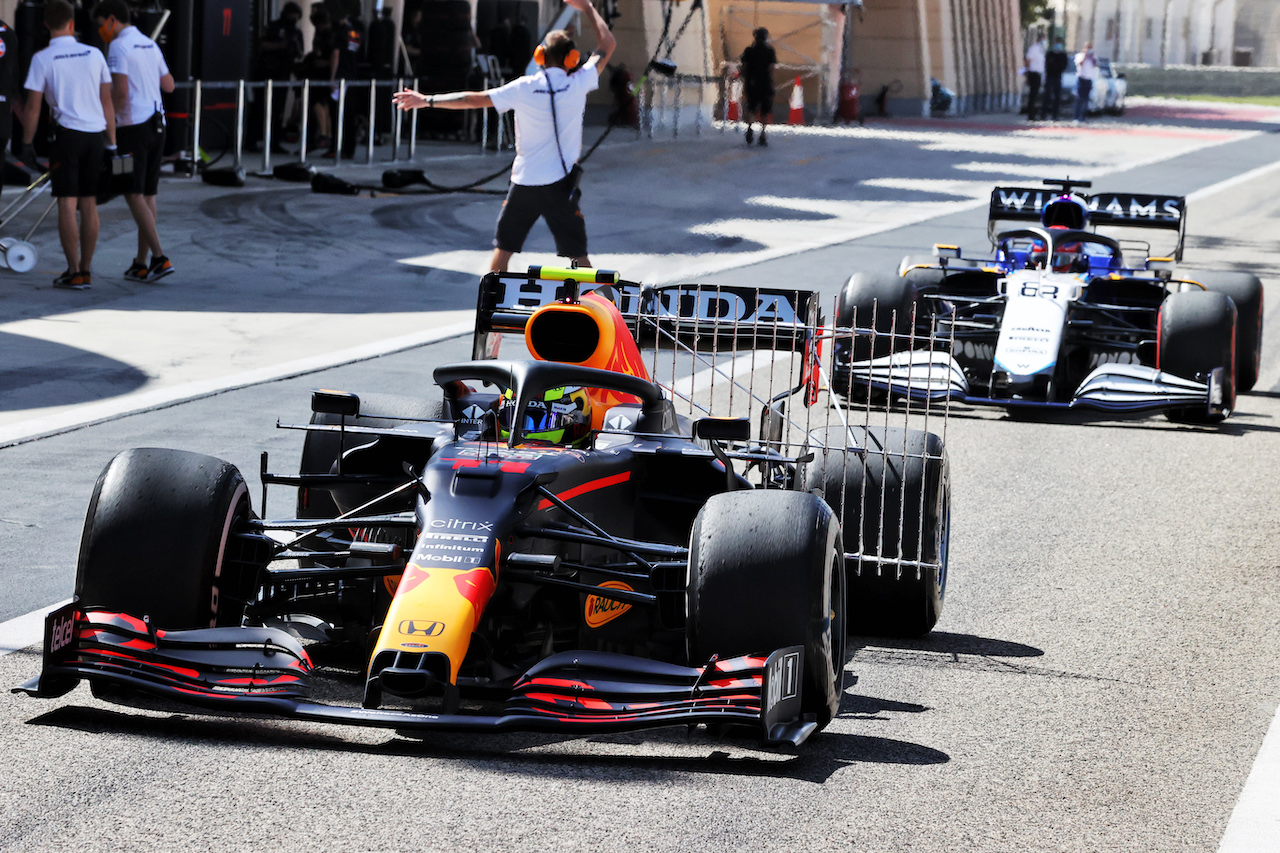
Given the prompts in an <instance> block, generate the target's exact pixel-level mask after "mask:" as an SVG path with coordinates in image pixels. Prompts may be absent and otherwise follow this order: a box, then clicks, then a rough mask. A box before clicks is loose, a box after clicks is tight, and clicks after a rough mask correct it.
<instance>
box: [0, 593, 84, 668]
mask: <svg viewBox="0 0 1280 853" xmlns="http://www.w3.org/2000/svg"><path fill="white" fill-rule="evenodd" d="M70 602H71V599H69V598H68V599H67V600H66V601H59V602H58V603H57V604H50V605H49V606H48V607H46V608H44V609H42V610H34V611H32V612H31V613H28V614H26V615H25V616H19V617H17V618H15V619H10V620H9V621H8V622H0V657H4V656H5V655H7V654H10V653H12V652H16V651H21V650H22V649H25V648H26V647H27V646H34V645H35V644H37V643H39V642H41V641H42V640H43V639H44V617H45V616H46V615H47V614H48V613H49V612H50V611H53V610H57V609H58V608H59V607H61V606H62V605H64V604H68V603H70Z"/></svg>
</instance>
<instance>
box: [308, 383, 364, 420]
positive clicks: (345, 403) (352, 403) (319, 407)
mask: <svg viewBox="0 0 1280 853" xmlns="http://www.w3.org/2000/svg"><path fill="white" fill-rule="evenodd" d="M311 411H313V412H316V413H319V414H326V415H345V416H347V417H355V416H357V415H359V414H360V397H359V396H357V395H355V394H352V393H351V392H350V391H329V390H327V389H324V388H316V389H315V390H313V391H312V392H311Z"/></svg>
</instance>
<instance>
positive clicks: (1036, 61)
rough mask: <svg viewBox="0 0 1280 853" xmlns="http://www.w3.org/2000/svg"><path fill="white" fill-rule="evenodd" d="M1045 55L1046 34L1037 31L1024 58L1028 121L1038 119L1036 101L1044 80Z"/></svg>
mask: <svg viewBox="0 0 1280 853" xmlns="http://www.w3.org/2000/svg"><path fill="white" fill-rule="evenodd" d="M1044 56H1045V51H1044V34H1043V33H1037V34H1036V40H1035V41H1033V42H1032V43H1031V46H1030V47H1028V48H1027V55H1026V57H1025V58H1024V59H1023V66H1024V67H1023V73H1024V74H1025V75H1026V78H1027V121H1035V120H1036V115H1037V114H1036V102H1037V101H1038V100H1039V99H1040V83H1041V82H1042V81H1043V80H1044ZM1042 113H1043V111H1042Z"/></svg>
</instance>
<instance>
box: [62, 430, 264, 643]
mask: <svg viewBox="0 0 1280 853" xmlns="http://www.w3.org/2000/svg"><path fill="white" fill-rule="evenodd" d="M250 515H251V510H250V506H249V490H248V488H247V487H246V486H245V482H244V478H243V477H242V476H241V475H240V472H239V471H238V470H237V469H236V468H235V466H234V465H232V464H231V463H229V462H224V461H222V460H221V459H215V458H213V457H212V456H203V455H201V454H199V453H189V452H187V451H184V450H164V449H160V448H135V449H133V450H126V451H125V452H123V453H121V454H119V455H117V456H116V457H115V458H114V459H112V460H111V461H110V462H109V463H108V464H107V467H106V468H105V469H104V470H103V472H102V474H101V476H99V477H98V482H97V484H96V485H95V486H94V488H93V497H92V498H91V499H90V501H89V511H88V514H87V516H86V517H85V523H84V533H83V534H82V536H81V540H80V558H79V562H78V564H77V566H76V587H75V589H76V595H77V596H79V598H80V603H81V605H82V606H84V607H99V608H104V609H107V610H117V611H120V612H122V613H128V614H129V615H131V616H136V617H147V618H148V619H149V621H150V624H152V625H154V626H156V627H159V628H165V629H183V628H208V627H213V626H217V625H238V624H240V619H241V617H242V615H243V611H244V603H245V601H246V600H247V599H248V598H249V595H250V593H252V592H253V589H254V587H255V584H256V580H257V578H256V567H244V568H242V567H240V566H238V565H233V561H231V560H229V559H228V554H229V553H234V550H233V549H234V542H233V541H232V534H233V533H234V532H235V531H236V530H238V529H239V528H240V527H241V526H242V525H243V523H244V522H245V521H246V520H247V519H248V518H249V517H250Z"/></svg>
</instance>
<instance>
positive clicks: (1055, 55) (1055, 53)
mask: <svg viewBox="0 0 1280 853" xmlns="http://www.w3.org/2000/svg"><path fill="white" fill-rule="evenodd" d="M1066 70H1067V52H1066V50H1064V49H1063V47H1062V39H1054V40H1053V47H1052V48H1050V49H1049V52H1048V53H1047V54H1045V57H1044V103H1043V105H1042V109H1041V110H1040V114H1041V115H1042V116H1051V117H1052V118H1053V120H1054V121H1057V120H1058V108H1059V107H1060V106H1061V105H1062V75H1063V72H1065V71H1066Z"/></svg>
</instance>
